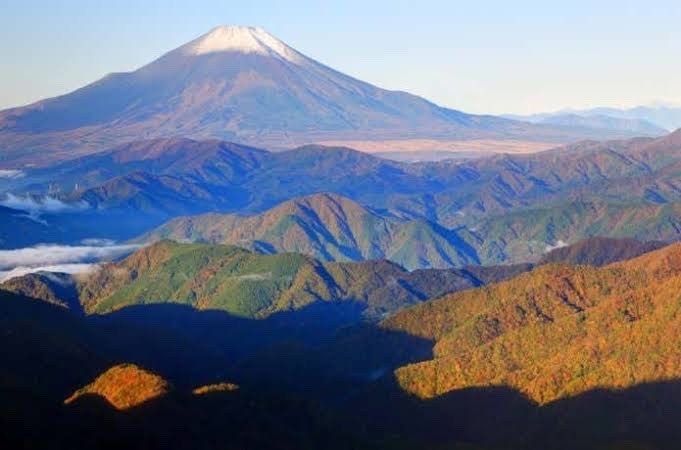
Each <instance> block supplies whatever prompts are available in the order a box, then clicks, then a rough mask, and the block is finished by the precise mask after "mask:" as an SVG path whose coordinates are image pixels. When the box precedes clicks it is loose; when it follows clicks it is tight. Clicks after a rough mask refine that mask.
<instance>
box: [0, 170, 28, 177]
mask: <svg viewBox="0 0 681 450" xmlns="http://www.w3.org/2000/svg"><path fill="white" fill-rule="evenodd" d="M24 175H25V174H24V172H22V171H21V170H16V169H0V178H10V179H11V178H21V177H23V176H24Z"/></svg>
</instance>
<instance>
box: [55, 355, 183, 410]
mask: <svg viewBox="0 0 681 450" xmlns="http://www.w3.org/2000/svg"><path fill="white" fill-rule="evenodd" d="M169 388H170V386H169V384H168V382H167V381H166V380H164V379H163V378H161V377H160V376H158V375H155V374H153V373H151V372H147V371H146V370H144V369H142V368H140V367H137V366H136V365H134V364H120V365H117V366H114V367H112V368H110V369H109V370H107V371H106V372H104V373H103V374H101V375H100V376H99V377H97V379H96V380H95V381H93V382H92V383H90V384H88V385H87V386H85V387H84V388H81V389H79V390H77V391H76V392H74V393H73V395H71V396H70V397H69V398H67V399H66V400H64V403H65V404H67V405H68V404H70V403H72V402H74V401H76V400H78V399H79V398H81V397H83V396H84V395H87V394H94V395H99V396H101V397H103V398H104V399H106V401H107V402H109V403H110V404H111V406H113V407H114V408H116V409H118V410H126V409H130V408H133V407H135V406H138V405H140V404H142V403H145V402H147V401H149V400H152V399H155V398H158V397H161V396H163V395H165V394H166V393H167V392H168V390H169Z"/></svg>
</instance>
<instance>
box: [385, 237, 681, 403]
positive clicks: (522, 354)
mask: <svg viewBox="0 0 681 450" xmlns="http://www.w3.org/2000/svg"><path fill="white" fill-rule="evenodd" d="M382 326H384V327H386V328H388V329H392V330H400V331H403V332H407V333H409V334H411V335H415V336H420V337H423V338H427V339H432V340H433V341H434V342H435V344H434V347H433V354H434V358H433V359H432V360H429V361H425V362H420V363H416V364H411V365H407V366H404V367H401V368H399V369H397V370H396V372H395V374H396V377H397V380H398V382H399V384H400V385H401V386H402V388H403V389H405V390H407V391H408V392H410V393H412V394H414V395H416V396H418V397H421V398H430V397H435V396H439V395H441V394H444V393H447V392H450V391H453V390H457V389H462V388H467V387H485V386H510V387H513V388H516V389H518V390H519V391H521V392H523V393H524V394H525V395H527V396H528V397H529V398H531V399H532V400H534V401H536V402H538V403H547V402H551V401H554V400H557V399H560V398H564V397H569V396H573V395H576V394H579V393H583V392H585V391H587V390H590V389H594V388H626V387H630V386H633V385H636V384H640V383H645V382H652V381H663V380H670V379H678V378H679V377H681V244H676V245H672V246H669V247H666V248H664V249H661V250H658V251H655V252H652V253H649V254H646V255H643V256H641V257H639V258H636V259H633V260H629V261H625V262H622V263H616V264H613V265H610V266H606V267H604V268H593V267H587V266H566V265H558V264H553V265H547V266H543V267H540V268H538V269H535V270H534V271H532V272H529V273H526V274H523V275H520V276H518V277H516V278H514V279H512V280H509V281H506V282H503V283H500V284H497V285H493V286H490V287H485V288H481V289H475V290H470V291H465V292H460V293H455V294H452V295H449V296H446V297H443V298H441V299H439V300H435V301H431V302H426V303H424V304H421V305H418V306H415V307H413V308H409V309H407V310H404V311H402V312H398V313H397V314H396V315H394V316H393V317H391V318H389V319H387V320H386V321H385V322H384V323H383V324H382Z"/></svg>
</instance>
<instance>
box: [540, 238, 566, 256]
mask: <svg viewBox="0 0 681 450" xmlns="http://www.w3.org/2000/svg"><path fill="white" fill-rule="evenodd" d="M567 246H568V244H567V242H565V241H563V240H561V239H558V241H557V242H556V243H555V244H553V245H550V244H549V245H547V246H546V250H544V252H545V253H548V252H550V251H551V250H555V249H557V248H562V247H567Z"/></svg>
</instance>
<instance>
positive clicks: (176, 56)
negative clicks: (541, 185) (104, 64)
mask: <svg viewBox="0 0 681 450" xmlns="http://www.w3.org/2000/svg"><path fill="white" fill-rule="evenodd" d="M619 135H620V136H622V134H621V133H620V134H619ZM625 135H629V134H625ZM172 136H182V137H192V138H199V139H212V138H217V139H227V140H231V141H238V142H242V143H246V144H250V145H256V146H261V147H272V148H290V147H295V146H297V145H301V144H307V143H311V142H319V141H323V140H385V139H398V140H406V141H408V140H411V139H418V138H430V139H435V145H436V147H437V140H439V139H444V140H471V139H478V140H479V139H481V138H485V139H491V140H504V139H512V140H516V141H519V140H520V141H522V140H524V141H541V142H544V143H546V142H568V141H574V140H577V139H579V138H585V137H599V136H600V137H603V136H610V137H613V134H608V133H602V132H600V133H593V130H588V129H576V130H575V129H570V128H561V127H551V126H541V125H533V124H528V123H524V122H517V121H513V120H508V119H503V118H498V117H492V116H475V115H469V114H465V113H462V112H459V111H455V110H451V109H447V108H442V107H439V106H437V105H435V104H433V103H431V102H428V101H426V100H424V99H422V98H420V97H417V96H414V95H411V94H408V93H404V92H397V91H386V90H383V89H380V88H377V87H375V86H372V85H370V84H367V83H364V82H362V81H359V80H356V79H354V78H352V77H349V76H347V75H344V74H342V73H340V72H338V71H336V70H333V69H331V68H329V67H326V66H324V65H323V64H320V63H318V62H317V61H315V60H313V59H310V58H308V57H307V56H305V55H303V54H301V53H300V52H298V51H296V50H295V49H293V48H291V47H290V46H288V45H287V44H285V43H284V42H282V41H280V40H279V39H277V38H276V37H274V36H272V35H271V34H269V33H267V32H266V31H264V30H262V29H260V28H251V27H237V26H222V27H217V28H215V29H213V30H211V31H210V32H208V33H206V34H205V35H203V36H201V37H199V38H197V39H195V40H193V41H191V42H189V43H187V44H185V45H183V46H181V47H179V48H177V49H175V50H172V51H170V52H168V53H166V54H165V55H163V56H161V57H160V58H158V59H157V60H155V61H153V62H151V63H150V64H147V65H145V66H143V67H141V68H139V69H137V70H135V71H133V72H126V73H113V74H110V75H107V76H106V77H104V78H102V79H101V80H98V81H96V82H94V83H92V84H90V85H87V86H85V87H83V88H81V89H78V90H76V91H74V92H72V93H69V94H66V95H62V96H59V97H55V98H51V99H46V100H42V101H39V102H37V103H34V104H32V105H28V106H24V107H19V108H13V109H10V110H6V111H2V112H0V142H1V143H2V144H1V148H0V150H1V151H2V156H3V158H2V159H3V163H2V165H3V166H6V167H7V168H10V169H16V168H17V167H20V166H25V165H27V164H31V165H48V164H50V163H53V162H54V161H62V160H67V159H73V158H75V157H78V156H80V155H83V154H89V153H94V152H98V151H102V150H104V149H106V148H108V147H111V146H112V145H116V144H122V143H125V142H129V141H133V140H139V139H150V138H157V137H172ZM516 144H517V142H516ZM10 166H12V167H10Z"/></svg>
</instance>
